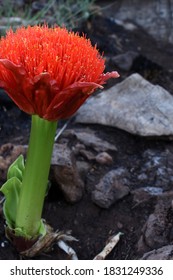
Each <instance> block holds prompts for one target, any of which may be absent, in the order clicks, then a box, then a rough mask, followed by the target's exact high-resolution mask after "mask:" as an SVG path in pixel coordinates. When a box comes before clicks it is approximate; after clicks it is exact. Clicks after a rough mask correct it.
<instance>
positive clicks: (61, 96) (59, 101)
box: [44, 82, 102, 121]
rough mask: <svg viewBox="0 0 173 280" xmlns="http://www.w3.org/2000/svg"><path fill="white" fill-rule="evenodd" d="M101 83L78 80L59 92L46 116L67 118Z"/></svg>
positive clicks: (46, 117)
mask: <svg viewBox="0 0 173 280" xmlns="http://www.w3.org/2000/svg"><path fill="white" fill-rule="evenodd" d="M98 87H101V88H102V86H100V85H98V84H96V83H89V82H76V83H74V84H73V85H71V86H70V87H68V88H66V89H64V90H63V91H61V92H59V93H58V94H57V95H56V96H55V98H54V100H53V101H52V103H51V104H50V106H49V108H48V109H47V112H46V114H45V115H44V118H45V119H47V120H52V121H53V120H57V119H66V118H69V117H70V116H72V115H73V114H74V113H75V112H76V111H77V110H78V109H79V107H80V106H81V105H82V104H83V103H84V102H85V100H86V99H87V98H88V97H89V96H90V94H91V93H92V92H93V91H94V90H95V89H96V88H98Z"/></svg>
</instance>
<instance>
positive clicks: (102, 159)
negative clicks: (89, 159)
mask: <svg viewBox="0 0 173 280" xmlns="http://www.w3.org/2000/svg"><path fill="white" fill-rule="evenodd" d="M95 159H96V161H97V162H98V163H99V164H108V165H109V164H112V162H113V159H112V157H111V156H110V155H109V154H108V153H107V152H102V153H99V154H98V155H97V156H96V158H95Z"/></svg>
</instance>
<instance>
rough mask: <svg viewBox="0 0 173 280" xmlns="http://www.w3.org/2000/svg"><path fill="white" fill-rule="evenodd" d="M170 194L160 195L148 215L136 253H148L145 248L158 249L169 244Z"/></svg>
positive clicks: (171, 227)
mask: <svg viewBox="0 0 173 280" xmlns="http://www.w3.org/2000/svg"><path fill="white" fill-rule="evenodd" d="M172 197H173V193H172V192H168V193H167V194H166V193H164V194H163V195H160V197H159V200H158V203H157V204H156V206H155V210H154V212H153V213H152V214H150V215H149V217H148V220H147V222H146V223H145V225H144V227H143V230H142V232H143V234H142V236H141V237H140V239H139V242H138V252H139V253H144V252H146V251H148V250H147V249H146V248H149V249H150V250H151V249H158V248H160V247H162V246H166V245H168V244H169V240H170V239H171V232H172V230H173V225H172V222H173V221H172V219H171V216H170V214H169V213H170V209H171V200H172Z"/></svg>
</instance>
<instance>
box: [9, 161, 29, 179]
mask: <svg viewBox="0 0 173 280" xmlns="http://www.w3.org/2000/svg"><path fill="white" fill-rule="evenodd" d="M24 170H25V166H24V157H23V155H20V156H19V157H18V158H17V159H16V160H15V161H14V162H13V163H12V164H11V165H10V167H9V169H8V173H7V180H9V179H11V178H13V177H16V178H18V179H19V180H20V181H21V182H22V178H23V173H24Z"/></svg>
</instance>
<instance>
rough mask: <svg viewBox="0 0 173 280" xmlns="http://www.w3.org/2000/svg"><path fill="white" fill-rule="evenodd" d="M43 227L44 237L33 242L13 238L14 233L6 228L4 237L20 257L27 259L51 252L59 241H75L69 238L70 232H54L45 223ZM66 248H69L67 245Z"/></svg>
mask: <svg viewBox="0 0 173 280" xmlns="http://www.w3.org/2000/svg"><path fill="white" fill-rule="evenodd" d="M44 225H45V228H46V235H44V236H41V237H39V238H38V239H35V240H27V239H25V238H24V237H21V236H15V234H14V231H12V230H10V229H9V228H6V237H7V238H8V239H9V240H10V241H11V242H12V244H13V245H14V246H15V248H16V249H17V251H18V252H19V253H20V255H21V256H22V257H27V258H33V257H35V256H38V255H40V254H41V253H46V252H50V251H52V247H53V245H54V244H55V243H57V244H58V242H59V241H63V242H66V241H77V239H76V238H74V237H73V236H71V231H66V232H62V231H54V230H53V228H52V227H51V226H49V225H48V224H46V223H45V222H44ZM64 244H65V243H64ZM66 247H68V248H71V247H69V246H68V245H67V246H66Z"/></svg>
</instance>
